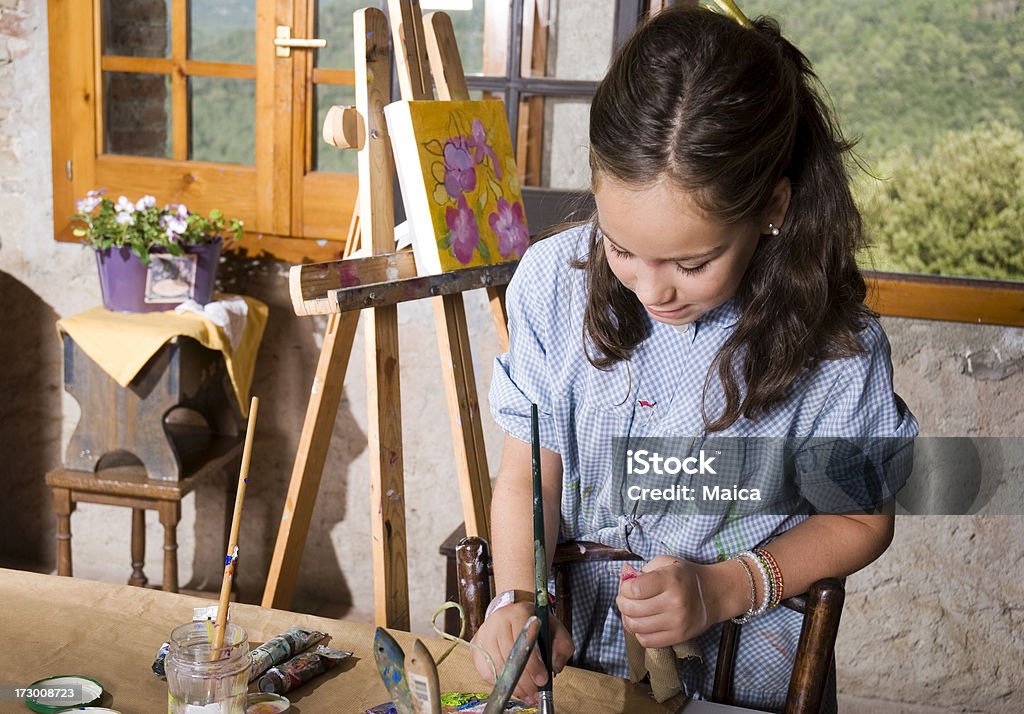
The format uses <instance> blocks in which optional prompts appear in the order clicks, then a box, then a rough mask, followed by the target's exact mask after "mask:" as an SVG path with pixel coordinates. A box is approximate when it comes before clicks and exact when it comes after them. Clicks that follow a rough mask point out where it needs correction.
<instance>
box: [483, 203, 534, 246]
mask: <svg viewBox="0 0 1024 714" xmlns="http://www.w3.org/2000/svg"><path fill="white" fill-rule="evenodd" d="M488 222H489V223H490V225H491V230H492V231H494V232H495V233H496V234H497V236H498V252H499V253H501V257H503V258H508V257H509V256H512V255H514V256H517V257H518V256H520V255H522V254H523V251H525V250H526V246H528V245H529V244H530V232H529V230H527V228H526V218H525V217H524V216H523V206H522V204H520V203H519V202H518V201H517V202H516V203H509V202H508V201H506V200H505V199H504V198H499V199H498V206H497V210H495V211H494V213H492V214H491V215H490V216H489V217H488Z"/></svg>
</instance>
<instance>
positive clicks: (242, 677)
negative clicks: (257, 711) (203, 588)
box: [164, 622, 252, 714]
mask: <svg viewBox="0 0 1024 714" xmlns="http://www.w3.org/2000/svg"><path fill="white" fill-rule="evenodd" d="M212 634H213V625H212V623H208V622H189V623H186V624H184V625H178V626H177V627H175V628H174V629H173V630H172V631H171V646H170V649H169V650H168V652H167V659H166V661H165V663H164V669H165V671H166V673H167V713H168V714H201V713H202V714H214V713H216V714H245V694H246V689H247V688H248V685H249V670H250V669H251V667H252V658H251V657H250V656H249V639H248V635H247V634H246V632H245V630H244V629H243V628H242V627H241V626H239V625H236V624H234V623H228V626H227V629H226V630H225V631H224V646H223V647H221V648H219V649H216V650H214V649H213V648H212V646H211V644H212V643H211V641H210V637H211V636H212Z"/></svg>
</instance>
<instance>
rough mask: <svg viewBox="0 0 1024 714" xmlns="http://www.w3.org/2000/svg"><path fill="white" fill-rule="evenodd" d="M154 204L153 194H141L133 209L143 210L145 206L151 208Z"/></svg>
mask: <svg viewBox="0 0 1024 714" xmlns="http://www.w3.org/2000/svg"><path fill="white" fill-rule="evenodd" d="M155 206H156V198H155V197H153V196H143V197H142V198H140V199H139V201H138V203H136V204H135V210H136V211H139V212H140V213H141V212H142V211H145V210H146V209H147V208H153V207H155Z"/></svg>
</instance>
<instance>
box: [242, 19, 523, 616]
mask: <svg viewBox="0 0 1024 714" xmlns="http://www.w3.org/2000/svg"><path fill="white" fill-rule="evenodd" d="M388 13H389V15H390V17H391V20H392V23H391V26H392V34H393V39H394V46H395V57H396V60H397V65H398V78H399V85H400V88H401V94H402V97H403V98H406V99H432V98H433V96H432V92H431V79H430V77H431V73H432V74H433V78H434V84H435V85H436V87H437V92H438V98H439V99H442V100H449V99H468V98H469V92H468V90H467V89H466V80H465V75H464V74H463V70H462V62H461V59H460V57H459V53H458V47H457V44H456V41H455V33H454V30H453V28H452V24H451V20H450V18H449V17H448V16H447V15H445V14H444V13H432V14H430V15H428V16H427V18H426V22H424V19H423V18H422V17H421V15H420V9H419V4H418V3H416V2H415V1H414V0H388ZM353 25H354V35H355V47H354V49H355V55H356V57H355V59H356V61H355V74H356V107H355V111H354V112H353V111H352V110H351V109H349V110H342V109H341V108H334V109H332V115H333V119H332V118H331V117H329V121H332V122H333V124H332V126H330V127H328V126H325V127H324V135H325V137H332V138H333V141H332V143H334V144H335V145H337V146H351V147H356V148H358V149H359V157H358V165H359V185H360V191H359V205H358V208H357V214H358V219H357V218H355V217H354V218H353V221H352V224H351V225H350V227H349V235H348V240H347V244H346V251H345V255H349V254H351V252H352V250H353V246H354V245H355V242H356V241H357V240H360V239H361V242H362V245H363V246H366V247H368V248H370V251H371V253H372V256H371V257H369V258H362V259H347V260H341V261H335V262H331V263H320V264H315V265H302V266H295V267H294V268H292V271H291V275H290V278H289V279H290V289H291V293H292V302H293V306H294V307H295V310H296V313H297V314H300V315H310V314H328V315H329V318H328V322H327V328H326V330H325V333H324V340H323V347H322V348H321V352H320V359H319V362H318V364H317V369H316V375H315V377H314V380H313V387H312V390H311V395H310V400H309V405H308V407H307V410H306V417H305V421H304V423H303V429H302V434H301V436H300V439H299V448H298V453H297V455H296V459H295V464H294V467H293V469H292V477H291V483H290V485H289V489H288V495H287V499H286V502H285V507H284V512H283V513H282V517H281V525H280V528H279V530H278V536H277V543H276V545H275V547H274V553H273V557H272V560H271V566H270V573H269V575H268V579H267V585H266V588H265V590H264V593H263V601H262V604H263V605H264V606H265V607H275V608H287V607H288V606H289V605H290V603H291V600H292V597H293V595H294V592H295V584H296V580H297V578H298V571H299V564H300V561H301V559H302V551H303V548H304V546H305V540H306V535H307V533H308V530H309V523H310V519H311V517H312V513H313V505H314V503H315V500H316V493H317V490H318V488H319V485H320V478H321V475H322V472H323V467H324V462H325V460H326V456H327V450H328V445H329V443H330V439H331V430H332V427H333V424H334V419H335V414H336V412H337V409H338V404H339V401H340V398H341V392H342V387H343V381H344V376H345V371H346V369H347V367H348V359H349V355H350V353H351V350H352V344H353V340H354V338H355V329H356V323H357V321H358V319H359V311H360V310H363V311H365V313H366V317H365V323H364V329H365V343H366V349H367V360H366V362H367V402H368V406H369V419H368V425H369V426H368V432H369V433H368V439H367V440H368V450H369V461H370V502H371V504H374V507H373V508H372V509H371V510H372V520H373V527H372V535H373V573H374V592H375V596H374V604H375V608H374V609H375V615H376V622H377V624H378V625H381V626H386V627H392V628H397V629H406V630H407V629H409V594H408V592H409V591H408V568H407V562H406V532H405V499H404V493H405V487H404V476H403V457H402V421H401V410H400V405H401V395H400V387H399V379H398V375H399V368H398V364H399V363H398V323H397V303H398V302H402V301H406V300H416V299H421V298H430V299H431V301H432V302H433V305H434V315H435V321H436V324H437V335H438V342H439V348H440V351H441V364H442V372H443V381H444V386H445V393H446V395H447V398H448V407H449V416H450V422H451V429H452V440H453V444H454V447H455V461H456V468H457V471H458V478H459V490H460V493H461V498H462V508H463V514H464V517H465V522H466V532H467V533H468V534H470V535H480V536H481V537H484V538H487V537H489V535H490V527H489V513H488V509H489V506H490V500H491V484H490V477H489V474H488V468H487V459H486V454H485V451H484V442H483V430H482V425H481V419H480V405H479V400H478V398H477V392H476V380H475V376H474V374H473V362H472V355H471V353H470V342H469V333H468V329H467V324H466V312H465V305H464V302H463V299H462V292H464V291H465V290H468V289H472V288H479V287H484V288H486V289H487V291H488V299H489V302H490V305H491V311H492V314H493V316H494V322H495V327H496V330H497V334H498V340H499V343H500V347H501V349H502V350H507V349H508V328H507V326H506V315H505V306H504V286H505V285H506V284H507V283H508V281H509V280H510V279H511V276H512V273H513V272H514V270H515V264H503V265H498V266H487V267H483V268H473V269H468V270H459V271H456V272H453V273H445V274H442V275H437V276H431V277H423V278H420V277H416V271H415V264H414V262H413V256H412V253H411V252H409V251H406V252H399V253H395V252H394V215H393V213H392V208H393V199H394V196H393V182H392V178H393V175H394V170H395V169H394V160H393V157H392V153H391V145H390V141H389V139H388V133H387V125H386V123H385V121H384V113H383V109H384V105H385V104H386V103H387V102H388V83H389V80H390V75H391V71H390V70H391V67H390V62H389V59H388V40H387V37H388V23H387V18H386V17H385V15H384V13H383V12H381V11H380V10H377V9H373V8H367V9H363V10H360V11H358V12H356V13H355V15H354V22H353ZM428 58H429V65H428ZM336 110H337V111H336ZM396 276H397V279H396ZM367 308H371V309H367Z"/></svg>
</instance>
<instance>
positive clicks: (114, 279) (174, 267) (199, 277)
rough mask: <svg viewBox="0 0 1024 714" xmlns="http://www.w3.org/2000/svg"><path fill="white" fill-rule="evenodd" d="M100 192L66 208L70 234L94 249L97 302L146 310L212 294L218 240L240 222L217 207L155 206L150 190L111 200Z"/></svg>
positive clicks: (235, 232)
mask: <svg viewBox="0 0 1024 714" xmlns="http://www.w3.org/2000/svg"><path fill="white" fill-rule="evenodd" d="M104 193H105V191H104V189H99V190H96V191H89V192H88V194H86V197H85V198H83V199H82V200H80V201H78V203H77V204H76V208H77V209H78V213H76V214H75V215H74V216H72V220H74V221H77V223H78V225H76V227H75V229H74V233H75V235H76V236H79V237H81V238H83V239H84V242H85V243H86V244H87V245H89V246H91V247H92V248H93V249H94V250H95V252H96V265H97V267H98V269H99V276H100V289H101V291H102V293H103V306H104V307H106V308H107V309H108V310H116V311H118V312H152V311H155V310H169V309H171V308H173V307H174V306H175V305H178V304H180V303H182V302H184V301H185V300H188V299H192V300H195V301H196V302H198V303H200V304H204V305H205V304H206V303H208V302H210V300H211V299H212V298H213V286H214V282H215V281H216V277H217V265H218V263H219V261H220V249H221V244H222V243H223V241H224V239H225V238H229V237H231V238H234V239H236V240H237V239H238V238H240V237H241V235H242V231H243V225H242V222H241V221H237V220H231V221H228V220H227V219H226V218H225V217H224V214H223V213H221V212H220V211H219V210H217V209H214V210H212V211H210V213H209V215H208V216H203V215H200V214H198V213H191V212H190V211H189V210H188V208H187V207H186V206H184V205H183V204H169V205H165V206H164V207H163V208H158V207H157V201H156V199H155V198H154V197H153V196H143V197H142V198H140V199H139V200H138V201H136V202H134V203H133V202H132V201H130V200H128V198H127V197H126V196H121V197H120V198H119V199H118V200H117V202H116V203H115V202H114V201H112V200H110V199H109V198H106V197H105V196H104Z"/></svg>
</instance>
